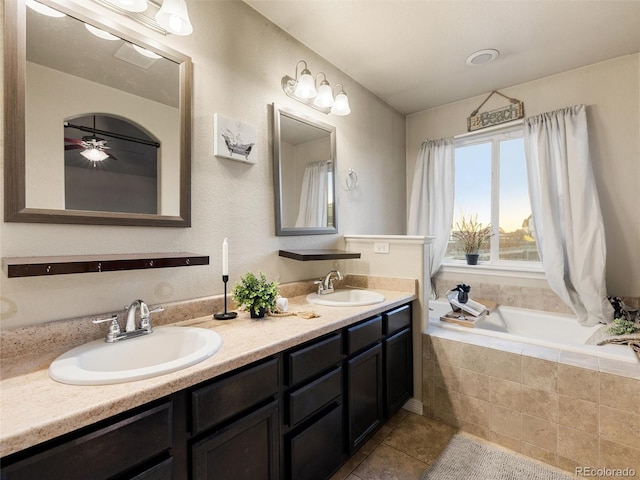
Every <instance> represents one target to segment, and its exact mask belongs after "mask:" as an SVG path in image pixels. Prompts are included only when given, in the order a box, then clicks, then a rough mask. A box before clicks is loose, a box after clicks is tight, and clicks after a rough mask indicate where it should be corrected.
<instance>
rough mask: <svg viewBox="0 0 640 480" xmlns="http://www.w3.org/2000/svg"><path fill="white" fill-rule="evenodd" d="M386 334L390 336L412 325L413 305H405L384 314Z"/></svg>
mask: <svg viewBox="0 0 640 480" xmlns="http://www.w3.org/2000/svg"><path fill="white" fill-rule="evenodd" d="M383 319H384V334H385V335H387V336H389V335H393V334H394V333H395V332H397V331H399V330H402V329H403V328H408V327H410V326H411V306H410V305H403V306H402V307H400V308H396V309H395V310H391V311H390V312H386V313H385V314H384V315H383Z"/></svg>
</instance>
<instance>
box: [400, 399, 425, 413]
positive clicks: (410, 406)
mask: <svg viewBox="0 0 640 480" xmlns="http://www.w3.org/2000/svg"><path fill="white" fill-rule="evenodd" d="M402 408H404V409H405V410H408V411H409V412H411V413H416V414H418V415H422V402H421V401H419V400H416V399H415V398H410V399H409V400H407V403H405V404H404V405H403V406H402Z"/></svg>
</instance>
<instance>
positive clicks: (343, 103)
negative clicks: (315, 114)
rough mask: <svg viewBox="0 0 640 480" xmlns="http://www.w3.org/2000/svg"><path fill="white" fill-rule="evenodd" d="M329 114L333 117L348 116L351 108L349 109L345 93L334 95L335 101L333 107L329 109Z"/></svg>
mask: <svg viewBox="0 0 640 480" xmlns="http://www.w3.org/2000/svg"><path fill="white" fill-rule="evenodd" d="M331 113H333V114H334V115H349V114H350V113H351V108H349V98H348V97H347V94H346V93H344V92H340V93H339V94H338V95H336V100H335V102H334V104H333V107H331Z"/></svg>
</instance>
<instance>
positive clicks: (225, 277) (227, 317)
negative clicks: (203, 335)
mask: <svg viewBox="0 0 640 480" xmlns="http://www.w3.org/2000/svg"><path fill="white" fill-rule="evenodd" d="M222 281H223V282H224V312H220V313H216V314H214V315H213V318H215V319H216V320H231V319H232V318H236V317H237V316H238V314H237V313H236V312H227V282H228V281H229V275H222Z"/></svg>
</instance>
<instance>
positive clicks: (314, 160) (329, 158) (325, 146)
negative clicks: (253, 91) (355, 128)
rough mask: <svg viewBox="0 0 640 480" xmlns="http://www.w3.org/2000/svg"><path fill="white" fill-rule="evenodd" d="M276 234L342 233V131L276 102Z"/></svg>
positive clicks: (274, 148) (274, 118)
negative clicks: (339, 193)
mask: <svg viewBox="0 0 640 480" xmlns="http://www.w3.org/2000/svg"><path fill="white" fill-rule="evenodd" d="M273 160H274V169H273V172H274V185H275V199H276V206H275V211H276V235H320V234H332V233H337V232H338V227H337V209H336V202H335V198H336V196H335V194H336V190H335V172H336V129H335V127H334V126H333V125H329V124H327V123H323V122H320V121H318V120H315V119H312V118H309V117H306V116H304V115H301V114H299V113H296V112H294V111H293V110H290V109H288V108H285V107H282V106H279V105H276V104H274V105H273Z"/></svg>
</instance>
